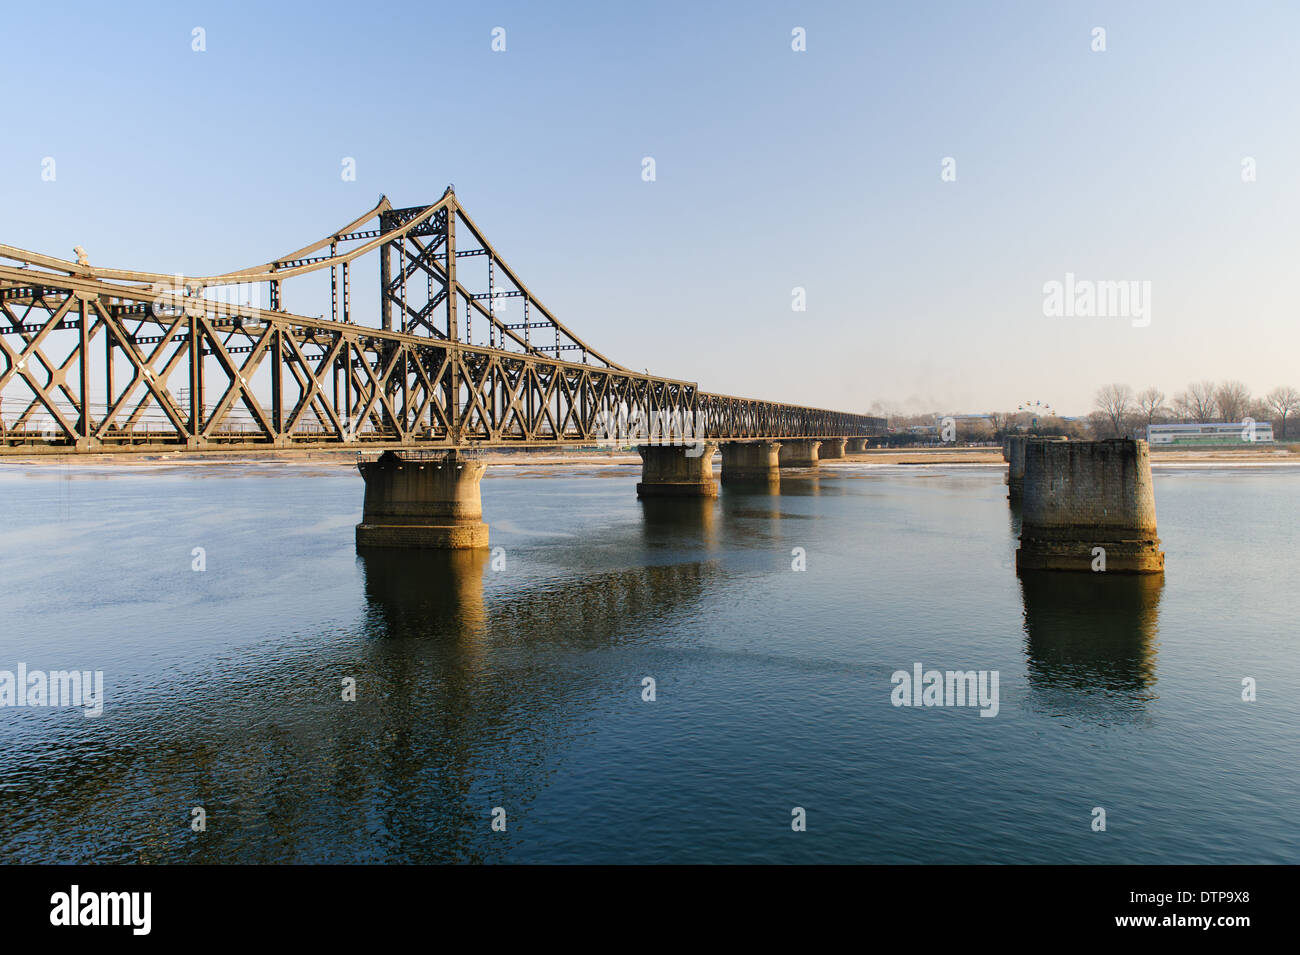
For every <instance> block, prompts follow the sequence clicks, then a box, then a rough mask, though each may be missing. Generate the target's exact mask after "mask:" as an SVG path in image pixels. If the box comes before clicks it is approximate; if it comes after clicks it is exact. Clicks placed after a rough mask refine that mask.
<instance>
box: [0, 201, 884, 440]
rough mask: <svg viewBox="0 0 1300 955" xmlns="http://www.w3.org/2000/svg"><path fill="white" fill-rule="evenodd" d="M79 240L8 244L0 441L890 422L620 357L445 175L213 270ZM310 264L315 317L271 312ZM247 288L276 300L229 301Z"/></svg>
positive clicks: (0, 263) (791, 430)
mask: <svg viewBox="0 0 1300 955" xmlns="http://www.w3.org/2000/svg"><path fill="white" fill-rule="evenodd" d="M76 251H77V261H68V260H64V259H58V258H54V257H51V256H47V255H40V254H36V253H32V252H27V251H24V250H23V249H19V248H14V247H12V246H6V245H0V368H2V370H0V455H5V454H8V455H15V454H22V455H30V454H33V453H58V454H68V453H76V454H93V453H103V452H126V451H137V452H141V451H154V452H156V451H159V450H178V449H182V450H191V451H203V450H237V451H254V450H259V449H260V450H277V451H279V450H286V449H304V450H321V449H339V448H357V449H374V450H379V449H387V448H435V449H436V448H439V447H443V448H473V447H483V446H489V447H553V446H557V445H593V444H597V443H601V439H602V437H603V436H605V435H607V434H608V426H609V423H610V422H611V421H615V420H622V421H628V420H631V421H633V422H636V421H641V422H665V421H666V422H673V421H676V422H682V421H686V422H691V423H692V424H694V425H695V427H696V431H695V433H694V436H695V437H696V438H698V437H701V436H703V437H705V438H708V439H713V440H720V441H734V440H743V439H778V440H779V439H782V438H831V437H868V436H873V435H879V434H883V433H884V432H885V422H884V420H883V419H881V418H874V417H867V416H863V415H856V414H848V413H845V412H839V411H826V410H822V409H818V408H805V407H800V406H796V405H787V404H778V403H774V402H770V401H759V400H754V399H748V398H735V397H731V396H728V395H718V394H709V393H707V392H702V391H700V390H699V388H698V386H697V385H696V384H695V383H693V382H688V381H678V380H675V379H671V378H660V377H657V376H654V375H650V374H641V373H638V372H636V371H632V370H631V369H629V368H626V367H624V366H622V365H619V364H616V363H615V362H614V361H612V360H610V359H609V358H606V357H605V356H604V355H603V354H601V353H600V352H598V351H596V350H595V349H594V348H591V347H590V346H589V345H587V344H586V343H585V342H584V341H582V340H581V339H579V338H578V337H577V336H576V335H575V334H574V333H573V332H571V331H570V330H569V329H568V328H567V327H565V325H563V324H562V323H561V322H560V321H559V319H557V318H556V317H555V315H554V314H552V313H551V311H550V310H549V309H547V308H546V306H545V305H543V304H542V303H541V302H540V301H539V300H538V299H537V297H536V296H535V295H533V293H532V292H531V291H530V290H529V289H528V287H527V286H525V285H524V283H523V282H522V280H521V279H520V278H519V276H518V275H517V274H516V273H515V272H514V270H512V269H511V268H510V266H509V265H507V264H506V262H505V260H504V259H502V258H501V256H500V255H499V254H498V253H497V251H496V249H495V248H493V246H492V245H491V243H489V242H488V241H487V239H486V238H485V237H484V235H483V233H482V232H481V231H480V229H479V228H478V227H477V226H476V225H475V224H474V222H473V220H472V219H470V218H469V216H467V215H466V214H465V211H464V209H462V208H461V206H460V204H459V202H457V200H456V195H455V193H454V191H453V190H452V189H451V187H448V189H447V191H446V192H445V193H444V194H443V197H442V198H441V199H440V200H438V201H437V202H435V203H434V204H433V205H429V206H419V207H414V208H407V209H395V208H393V207H392V205H391V204H390V203H389V201H388V199H387V198H381V199H380V200H379V203H378V204H377V205H376V206H375V207H374V208H372V209H370V210H368V211H367V212H366V213H364V214H363V215H361V216H359V217H358V218H356V219H354V220H353V221H352V222H349V223H348V224H347V225H345V226H343V227H342V228H341V229H339V230H338V231H337V232H335V233H333V234H332V235H329V236H327V237H325V238H323V239H321V240H320V241H318V242H314V243H312V244H311V245H308V246H305V247H303V248H301V249H298V250H296V251H294V252H290V253H289V254H288V255H285V256H283V257H282V258H279V259H276V260H274V261H271V262H267V263H265V264H263V265H256V266H253V267H251V268H247V269H243V270H241V271H237V272H226V273H224V274H221V275H210V276H184V275H179V274H176V275H164V274H160V273H151V272H136V271H130V270H124V269H112V268H102V267H98V266H92V265H91V264H90V263H89V261H88V259H87V257H86V255H85V254H84V253H83V252H82V251H81V250H80V249H77V250H76ZM372 253H374V254H375V255H376V256H377V258H378V281H379V310H378V315H377V317H376V316H374V315H373V314H371V315H369V316H367V318H368V321H367V322H366V323H363V322H361V321H358V318H357V314H356V312H355V310H354V307H353V291H354V290H353V284H354V281H355V276H354V273H355V271H356V269H357V268H358V267H361V265H362V263H361V262H360V261H359V260H362V259H363V257H365V256H369V255H371V254H372ZM367 262H369V263H371V264H370V272H371V274H372V275H373V272H374V266H373V259H371V260H367ZM308 276H315V280H316V281H317V282H320V283H322V284H323V283H324V282H326V281H327V282H328V286H329V302H330V313H329V315H328V316H326V315H321V316H318V317H311V316H307V315H296V314H293V313H292V312H289V311H287V310H286V309H285V307H284V303H285V301H286V295H285V291H286V283H288V282H289V280H290V279H302V278H306V277H308ZM249 289H253V290H255V291H256V293H257V296H258V297H259V298H260V295H261V291H262V289H265V290H266V292H267V294H268V296H269V308H262V307H260V306H259V305H254V304H248V303H246V302H241V301H238V299H239V298H240V297H241V296H242V295H243V294H244V293H246V292H247V291H248V290H249ZM322 301H323V298H322ZM701 427H702V430H703V435H700V434H699V433H698V431H699V429H700V428H701Z"/></svg>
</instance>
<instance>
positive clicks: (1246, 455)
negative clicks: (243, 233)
mask: <svg viewBox="0 0 1300 955" xmlns="http://www.w3.org/2000/svg"><path fill="white" fill-rule="evenodd" d="M482 460H483V462H484V463H485V464H488V465H491V466H492V467H493V468H551V467H564V468H593V469H594V468H609V467H620V466H630V465H640V463H641V458H640V457H639V456H638V455H637V454H635V453H629V452H627V451H616V450H599V451H580V452H577V453H575V452H573V451H570V450H563V449H556V450H549V449H539V450H536V451H524V450H518V451H505V452H501V451H496V450H485V451H484V452H483V456H482ZM356 461H357V452H356V451H355V450H347V451H306V452H298V453H288V454H279V453H276V452H273V451H269V452H257V453H252V454H249V453H240V452H230V453H224V452H205V453H198V454H196V453H193V452H184V451H173V452H164V453H128V454H111V453H109V454H95V455H77V454H40V455H28V456H14V457H7V458H5V457H0V468H3V469H6V470H12V469H22V470H33V471H41V470H47V469H50V468H52V467H57V468H60V469H63V468H86V469H94V468H100V469H104V468H110V469H118V468H141V469H148V470H158V469H165V470H172V469H174V468H202V467H230V466H232V465H236V466H245V467H247V466H258V467H270V466H275V467H284V466H286V465H287V466H296V467H308V466H310V467H317V468H319V467H322V466H324V467H337V468H352V467H354V466H355V465H356ZM824 463H826V464H829V465H831V466H835V465H838V464H874V465H881V466H895V467H935V466H942V465H983V466H1005V462H1004V461H1003V460H1002V451H1001V449H999V448H989V447H974V448H926V447H922V448H879V449H873V450H870V451H866V452H863V453H861V454H848V455H845V456H844V457H843V458H837V459H833V460H831V461H827V462H824ZM1151 464H1152V467H1155V468H1160V467H1179V466H1195V465H1210V466H1227V467H1231V466H1234V465H1278V466H1282V465H1294V466H1300V445H1275V446H1268V447H1254V448H1222V447H1216V448H1153V449H1152V451H1151Z"/></svg>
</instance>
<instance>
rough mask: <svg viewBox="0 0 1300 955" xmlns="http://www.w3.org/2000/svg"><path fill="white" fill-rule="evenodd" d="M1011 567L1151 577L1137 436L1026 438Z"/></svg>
mask: <svg viewBox="0 0 1300 955" xmlns="http://www.w3.org/2000/svg"><path fill="white" fill-rule="evenodd" d="M1023 453H1024V496H1023V504H1022V522H1021V531H1020V549H1019V550H1018V551H1017V552H1016V571H1017V573H1023V572H1025V571H1036V570H1074V571H1089V572H1106V573H1138V574H1158V573H1161V572H1163V571H1164V567H1165V555H1164V553H1163V552H1162V551H1161V550H1160V538H1159V537H1157V536H1156V504H1155V493H1154V491H1153V490H1152V484H1151V459H1150V451H1149V449H1148V447H1147V443H1146V442H1145V441H1135V440H1132V439H1130V438H1116V439H1112V440H1107V441H1039V440H1032V441H1027V442H1026V443H1025V444H1024V452H1023Z"/></svg>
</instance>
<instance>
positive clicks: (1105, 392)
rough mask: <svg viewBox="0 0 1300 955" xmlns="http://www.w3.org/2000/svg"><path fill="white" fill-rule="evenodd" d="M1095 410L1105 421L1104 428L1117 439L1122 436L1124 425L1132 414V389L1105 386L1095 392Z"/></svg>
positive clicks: (1126, 386) (1123, 386)
mask: <svg viewBox="0 0 1300 955" xmlns="http://www.w3.org/2000/svg"><path fill="white" fill-rule="evenodd" d="M1096 403H1097V410H1098V411H1100V412H1101V413H1102V415H1103V416H1104V417H1105V420H1106V427H1107V428H1108V429H1109V430H1110V431H1112V432H1113V433H1114V435H1115V437H1117V438H1121V437H1123V436H1124V425H1125V422H1126V421H1127V420H1128V417H1129V415H1131V414H1132V413H1133V389H1132V388H1130V387H1129V386H1128V385H1121V384H1113V385H1105V386H1103V387H1102V388H1101V389H1100V390H1099V391H1098V392H1097V398H1096Z"/></svg>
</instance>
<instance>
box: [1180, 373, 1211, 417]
mask: <svg viewBox="0 0 1300 955" xmlns="http://www.w3.org/2000/svg"><path fill="white" fill-rule="evenodd" d="M1214 392H1215V388H1214V382H1212V381H1194V382H1192V383H1191V384H1190V385H1188V386H1187V391H1186V392H1185V393H1184V394H1183V395H1181V396H1180V397H1183V398H1184V399H1185V400H1186V402H1187V410H1188V411H1189V412H1190V416H1191V417H1192V418H1193V419H1194V420H1196V421H1210V420H1212V419H1213V418H1214V417H1215V415H1216V411H1217V409H1218V407H1219V406H1218V405H1217V404H1215V401H1214Z"/></svg>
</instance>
